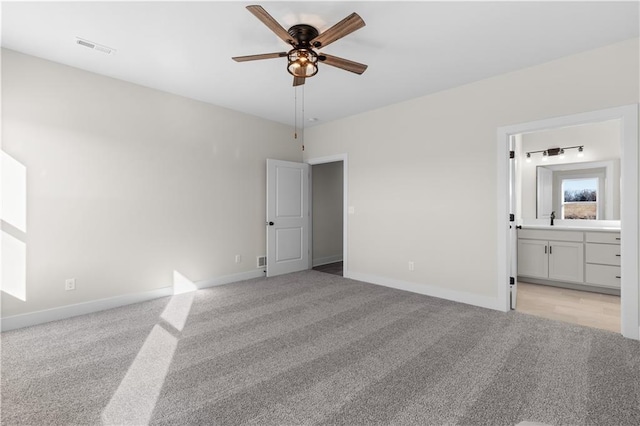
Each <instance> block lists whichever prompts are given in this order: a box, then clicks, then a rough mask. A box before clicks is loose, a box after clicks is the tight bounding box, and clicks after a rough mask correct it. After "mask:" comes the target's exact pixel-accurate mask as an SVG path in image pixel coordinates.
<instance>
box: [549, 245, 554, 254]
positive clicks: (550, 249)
mask: <svg viewBox="0 0 640 426" xmlns="http://www.w3.org/2000/svg"><path fill="white" fill-rule="evenodd" d="M552 249H553V247H552V246H549V254H553V251H552Z"/></svg>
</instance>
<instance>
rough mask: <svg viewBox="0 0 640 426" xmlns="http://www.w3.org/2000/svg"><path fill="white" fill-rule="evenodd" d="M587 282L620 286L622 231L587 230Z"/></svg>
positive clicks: (613, 286)
mask: <svg viewBox="0 0 640 426" xmlns="http://www.w3.org/2000/svg"><path fill="white" fill-rule="evenodd" d="M585 252H586V258H585V259H586V267H585V269H586V277H585V281H586V283H587V284H592V285H597V286H603V287H611V288H617V289H619V288H620V233H619V232H607V233H600V232H585Z"/></svg>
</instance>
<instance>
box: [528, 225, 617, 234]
mask: <svg viewBox="0 0 640 426" xmlns="http://www.w3.org/2000/svg"><path fill="white" fill-rule="evenodd" d="M522 229H544V230H549V231H554V230H555V231H583V232H584V231H588V232H620V227H619V226H597V227H596V226H566V225H554V226H550V225H522Z"/></svg>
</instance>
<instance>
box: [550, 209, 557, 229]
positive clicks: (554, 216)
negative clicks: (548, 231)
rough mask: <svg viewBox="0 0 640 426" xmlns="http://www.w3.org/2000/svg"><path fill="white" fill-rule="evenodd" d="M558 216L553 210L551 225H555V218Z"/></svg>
mask: <svg viewBox="0 0 640 426" xmlns="http://www.w3.org/2000/svg"><path fill="white" fill-rule="evenodd" d="M555 218H556V212H551V226H553V219H555Z"/></svg>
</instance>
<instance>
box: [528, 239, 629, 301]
mask: <svg viewBox="0 0 640 426" xmlns="http://www.w3.org/2000/svg"><path fill="white" fill-rule="evenodd" d="M518 276H520V277H523V278H524V279H525V280H526V278H534V279H537V280H540V282H541V283H548V284H553V283H554V282H556V283H562V282H564V283H568V284H567V285H569V284H570V283H571V284H580V285H583V286H584V285H588V286H591V287H594V286H597V287H605V288H611V289H619V288H620V233H619V232H604V231H593V232H591V231H583V230H567V229H566V228H564V229H558V230H555V229H553V230H552V229H520V230H519V231H518ZM534 282H535V281H534Z"/></svg>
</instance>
